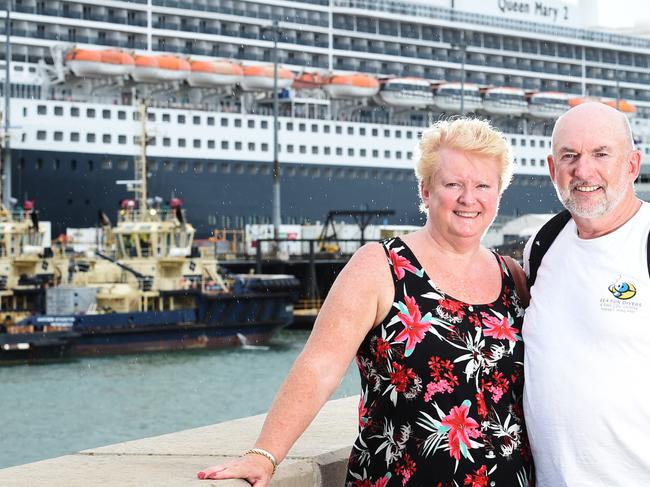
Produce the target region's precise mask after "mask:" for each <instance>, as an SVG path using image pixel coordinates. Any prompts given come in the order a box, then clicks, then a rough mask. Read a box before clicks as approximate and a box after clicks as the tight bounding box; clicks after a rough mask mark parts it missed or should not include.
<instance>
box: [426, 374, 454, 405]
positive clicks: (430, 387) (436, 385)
mask: <svg viewBox="0 0 650 487" xmlns="http://www.w3.org/2000/svg"><path fill="white" fill-rule="evenodd" d="M444 392H454V388H453V387H451V386H450V385H449V382H447V381H446V380H444V379H442V380H440V381H438V382H429V383H428V384H427V392H425V393H424V400H425V401H426V402H429V401H430V400H431V398H432V397H433V396H434V394H438V393H444Z"/></svg>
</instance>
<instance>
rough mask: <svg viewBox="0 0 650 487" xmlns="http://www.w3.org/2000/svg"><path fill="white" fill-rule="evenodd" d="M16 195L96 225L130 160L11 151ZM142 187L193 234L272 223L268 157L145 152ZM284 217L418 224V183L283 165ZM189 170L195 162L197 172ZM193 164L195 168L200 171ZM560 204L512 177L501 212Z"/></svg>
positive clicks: (56, 226) (538, 184) (384, 171)
mask: <svg viewBox="0 0 650 487" xmlns="http://www.w3.org/2000/svg"><path fill="white" fill-rule="evenodd" d="M12 153H13V167H14V170H13V180H12V183H13V196H15V197H16V198H18V199H19V200H23V199H25V198H26V197H27V198H33V199H36V204H37V206H38V208H39V211H40V216H41V219H42V220H49V221H51V222H52V231H53V235H58V234H59V233H62V232H65V228H66V227H92V226H96V225H97V212H98V210H103V211H104V212H106V213H107V214H109V215H110V214H111V211H110V210H111V209H112V208H115V207H116V206H117V203H118V202H119V201H120V200H121V199H123V198H127V197H130V195H131V193H128V192H127V191H126V190H125V188H124V187H123V186H118V185H116V184H115V181H117V180H124V179H132V177H133V157H132V156H123V157H119V156H111V155H99V154H83V153H61V152H54V151H52V152H37V151H27V150H14V151H12ZM148 165H149V166H150V170H149V171H148V174H149V179H148V188H149V194H150V195H152V196H160V197H162V198H163V199H165V200H169V198H170V197H171V196H172V195H174V196H176V197H179V198H181V199H182V200H183V201H184V206H185V207H186V208H189V209H190V210H191V219H192V224H193V225H194V226H195V227H196V228H197V235H198V236H200V237H204V236H207V235H209V234H210V233H211V232H212V230H213V229H215V228H243V227H244V225H246V224H249V223H269V222H270V221H271V213H272V178H271V175H270V174H271V163H265V162H259V161H258V162H255V161H243V162H232V161H226V160H210V161H206V160H203V159H171V160H168V159H162V158H156V157H149V158H148ZM281 167H282V177H281V187H282V218H283V223H290V224H303V223H314V222H316V221H323V220H324V219H325V216H326V215H327V213H328V211H330V210H349V209H355V210H364V209H373V210H385V209H391V210H394V211H395V215H394V216H390V217H386V218H385V219H383V220H382V221H381V222H379V223H385V224H400V225H418V224H421V223H422V222H423V221H424V220H423V215H422V214H421V213H420V212H419V210H418V205H419V201H418V190H417V182H416V179H415V176H414V174H413V171H412V170H411V169H407V168H404V169H390V168H379V167H368V168H361V167H352V166H350V167H342V166H336V165H327V166H326V165H316V164H282V165H281ZM195 168H196V169H195ZM198 168H201V169H200V170H198ZM559 210H560V204H559V202H558V201H557V197H556V195H555V191H554V189H553V187H552V185H551V182H550V180H549V178H548V176H523V175H518V176H515V179H514V180H513V183H512V185H511V186H510V188H508V190H507V191H506V192H505V194H504V196H503V200H502V202H501V207H500V214H502V215H520V214H525V213H540V212H545V213H546V212H548V213H550V212H554V211H559Z"/></svg>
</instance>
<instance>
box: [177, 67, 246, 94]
mask: <svg viewBox="0 0 650 487" xmlns="http://www.w3.org/2000/svg"><path fill="white" fill-rule="evenodd" d="M190 68H191V71H190V73H189V74H188V75H187V83H188V84H189V85H190V86H195V87H203V88H211V87H214V86H227V85H233V84H235V83H238V82H239V81H241V78H242V75H243V74H244V70H243V69H242V67H241V66H240V65H239V64H235V63H233V62H230V61H191V62H190Z"/></svg>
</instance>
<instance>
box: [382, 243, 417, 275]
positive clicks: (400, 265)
mask: <svg viewBox="0 0 650 487" xmlns="http://www.w3.org/2000/svg"><path fill="white" fill-rule="evenodd" d="M388 255H389V256H390V263H391V264H392V265H393V270H394V271H395V275H396V276H397V280H398V281H399V280H400V279H402V278H403V277H404V275H405V274H406V272H404V271H405V270H407V271H409V272H412V273H413V274H415V273H416V272H417V271H418V270H417V269H416V268H415V267H414V266H413V264H411V262H410V261H409V260H408V259H407V258H406V257H402V256H401V255H399V254H398V253H397V252H395V251H394V250H389V251H388Z"/></svg>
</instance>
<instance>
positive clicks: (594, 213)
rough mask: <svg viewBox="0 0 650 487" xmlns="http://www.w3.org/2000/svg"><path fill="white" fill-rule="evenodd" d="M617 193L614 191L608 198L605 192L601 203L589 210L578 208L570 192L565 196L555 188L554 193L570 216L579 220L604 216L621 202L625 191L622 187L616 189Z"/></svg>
mask: <svg viewBox="0 0 650 487" xmlns="http://www.w3.org/2000/svg"><path fill="white" fill-rule="evenodd" d="M617 189H618V191H614V197H613V198H609V197H608V196H609V194H608V192H607V191H605V197H604V198H602V199H601V201H600V202H599V203H598V204H596V205H593V206H590V207H589V208H582V207H580V206H578V204H577V203H576V201H575V199H574V198H572V197H571V190H570V189H568V190H567V192H566V195H565V194H563V191H562V190H560V188H558V187H557V186H555V192H556V193H557V197H558V199H559V200H560V201H561V202H562V205H564V207H565V208H566V209H567V210H569V211H570V212H571V214H572V215H575V216H577V217H579V218H599V217H601V216H604V215H606V214H607V213H609V212H610V211H612V210H613V209H614V208H616V207H617V206H618V204H619V203H620V202H621V200H623V197H624V196H625V191H624V188H623V187H620V188H617Z"/></svg>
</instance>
